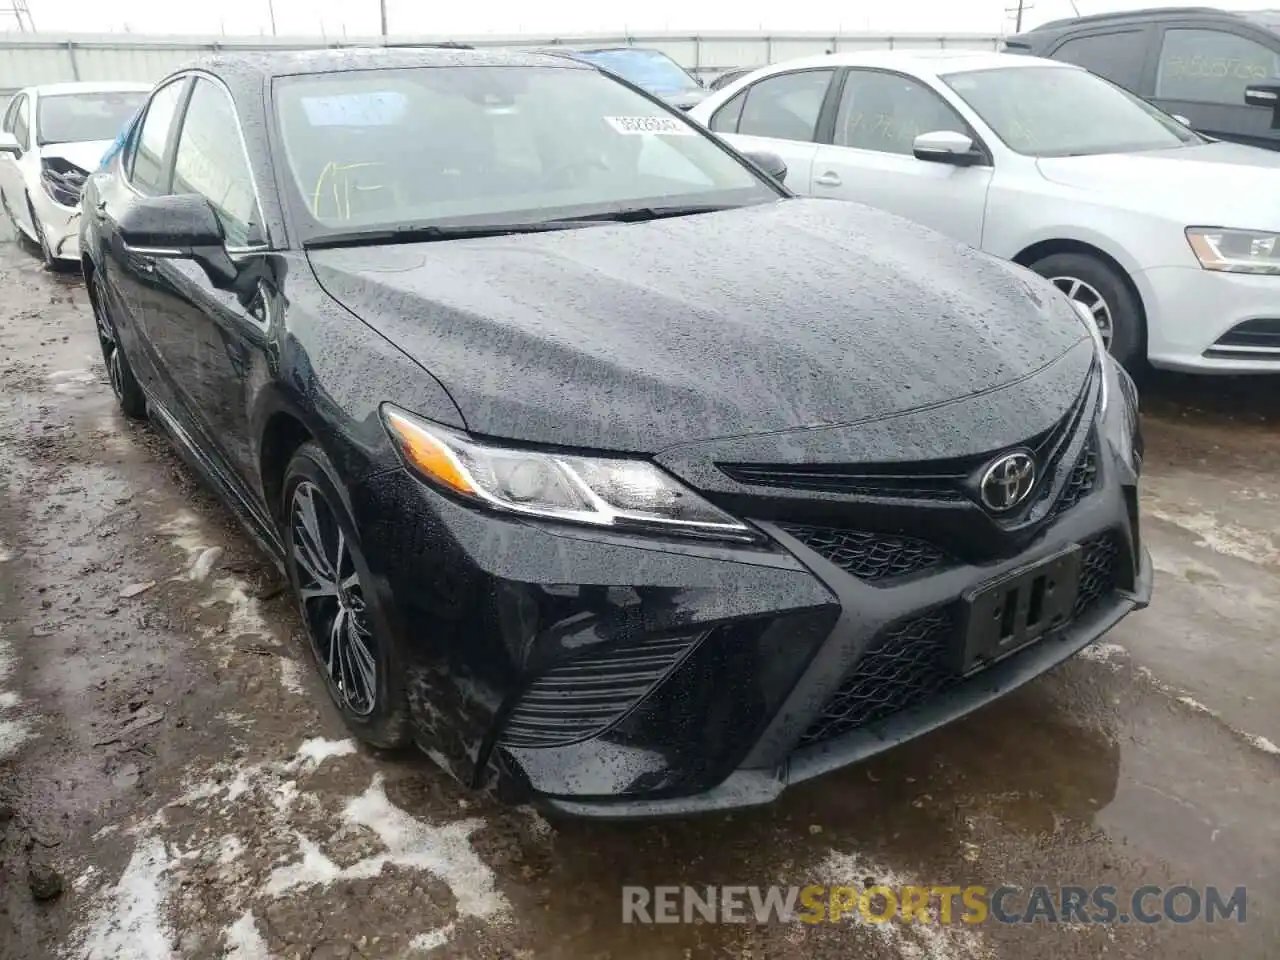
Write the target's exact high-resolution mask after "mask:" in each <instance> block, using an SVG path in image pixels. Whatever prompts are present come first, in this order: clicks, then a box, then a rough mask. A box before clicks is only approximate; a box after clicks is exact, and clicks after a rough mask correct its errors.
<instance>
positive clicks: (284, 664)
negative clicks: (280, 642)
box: [277, 657, 307, 697]
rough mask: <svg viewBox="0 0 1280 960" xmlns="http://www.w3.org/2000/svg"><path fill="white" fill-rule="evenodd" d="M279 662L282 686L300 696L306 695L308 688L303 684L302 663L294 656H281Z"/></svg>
mask: <svg viewBox="0 0 1280 960" xmlns="http://www.w3.org/2000/svg"><path fill="white" fill-rule="evenodd" d="M277 662H278V663H279V664H280V686H282V687H284V688H285V689H286V690H288V691H289V692H290V693H294V694H297V695H298V696H300V697H303V696H306V694H307V688H306V687H305V686H303V681H302V665H301V664H300V663H298V661H297V660H294V659H293V658H292V657H281V658H280V659H279V660H278V661H277Z"/></svg>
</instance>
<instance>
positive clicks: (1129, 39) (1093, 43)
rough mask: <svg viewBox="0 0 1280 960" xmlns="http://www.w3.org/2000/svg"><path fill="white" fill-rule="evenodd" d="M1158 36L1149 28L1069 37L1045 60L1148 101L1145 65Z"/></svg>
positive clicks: (1132, 26) (1138, 26) (1135, 26)
mask: <svg viewBox="0 0 1280 960" xmlns="http://www.w3.org/2000/svg"><path fill="white" fill-rule="evenodd" d="M1157 36H1158V34H1157V31H1156V28H1155V27H1154V26H1153V25H1151V24H1145V23H1142V24H1130V25H1128V26H1124V27H1112V28H1110V29H1107V30H1099V29H1095V30H1089V31H1086V32H1081V33H1072V34H1070V35H1069V36H1068V37H1067V38H1066V39H1065V40H1062V41H1059V42H1058V43H1057V44H1056V45H1055V46H1052V47H1050V48H1049V50H1048V52H1047V53H1046V56H1049V57H1052V58H1053V59H1054V60H1062V61H1064V62H1066V63H1074V64H1076V65H1077V66H1081V67H1084V68H1085V69H1086V70H1089V71H1090V72H1092V73H1096V74H1097V75H1098V76H1100V77H1106V78H1107V79H1108V80H1110V81H1111V82H1112V83H1114V84H1116V85H1118V86H1121V87H1124V88H1125V89H1126V90H1128V91H1129V92H1130V93H1136V94H1137V95H1138V96H1140V97H1146V98H1148V99H1149V98H1150V97H1151V81H1150V71H1148V70H1147V64H1148V62H1149V60H1150V58H1151V56H1152V51H1153V50H1154V49H1155V42H1156V38H1157Z"/></svg>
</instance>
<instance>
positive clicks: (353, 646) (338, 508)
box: [280, 442, 409, 749]
mask: <svg viewBox="0 0 1280 960" xmlns="http://www.w3.org/2000/svg"><path fill="white" fill-rule="evenodd" d="M341 483H342V480H341V478H340V477H339V476H338V472H337V470H336V469H335V468H334V466H333V464H332V463H331V462H330V461H329V458H328V457H327V456H326V455H325V453H324V451H323V450H322V449H321V448H320V446H319V445H318V444H316V443H314V442H308V443H304V444H303V445H302V446H301V447H299V448H298V450H297V452H296V453H294V455H293V459H291V460H290V461H289V465H288V467H287V468H286V469H285V476H284V484H283V493H282V501H281V510H280V517H281V525H282V528H283V529H282V533H283V534H284V545H285V566H286V568H287V569H288V572H289V582H290V584H291V585H292V587H293V592H294V595H295V596H296V597H297V600H298V606H299V610H300V612H301V614H302V621H303V624H304V626H305V628H306V631H307V637H308V639H309V640H310V646H311V652H312V655H313V656H314V657H315V661H316V665H317V666H318V667H319V668H320V672H321V674H322V675H323V676H324V679H325V686H326V687H327V689H328V691H329V697H330V699H332V700H333V703H334V706H336V707H337V708H338V711H339V712H340V713H341V714H342V719H343V720H344V721H345V722H346V724H347V726H348V727H349V728H350V729H351V731H352V732H353V733H354V734H355V735H356V736H357V737H359V738H360V739H361V740H363V741H364V742H365V743H368V744H369V745H371V746H374V747H379V748H381V749H397V748H399V747H403V746H404V745H405V744H407V743H408V742H409V701H408V695H407V693H406V691H405V687H404V674H403V671H402V670H401V668H400V658H399V657H398V655H397V651H396V648H395V642H394V640H393V639H392V636H393V635H392V632H391V630H390V627H389V626H388V617H387V616H386V615H385V611H384V610H383V609H382V608H381V606H380V601H379V599H378V596H377V592H376V590H375V589H374V587H373V578H372V576H371V575H370V573H369V568H368V565H367V564H366V563H365V559H364V554H363V553H362V552H361V550H360V538H359V536H358V535H357V533H356V528H355V522H354V520H353V519H352V518H351V516H350V514H349V513H348V512H347V508H346V505H345V501H344V500H343V498H342V496H341V495H340V494H339V492H338V490H339V486H340V484H341Z"/></svg>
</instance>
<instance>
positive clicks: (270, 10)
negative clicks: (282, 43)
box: [267, 0, 276, 37]
mask: <svg viewBox="0 0 1280 960" xmlns="http://www.w3.org/2000/svg"><path fill="white" fill-rule="evenodd" d="M267 14H268V16H270V17H271V35H272V36H273V37H274V36H275V35H276V5H275V0H267Z"/></svg>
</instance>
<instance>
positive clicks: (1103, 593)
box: [798, 531, 1124, 747]
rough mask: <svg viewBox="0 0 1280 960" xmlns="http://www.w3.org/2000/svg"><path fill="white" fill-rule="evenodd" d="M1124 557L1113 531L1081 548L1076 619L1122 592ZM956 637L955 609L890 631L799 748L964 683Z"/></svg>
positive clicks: (856, 668)
mask: <svg viewBox="0 0 1280 960" xmlns="http://www.w3.org/2000/svg"><path fill="white" fill-rule="evenodd" d="M1123 555H1124V551H1123V549H1122V544H1121V541H1120V538H1119V536H1118V535H1117V534H1116V533H1114V532H1112V531H1108V532H1106V533H1103V534H1100V535H1098V536H1096V537H1093V538H1091V539H1089V540H1086V541H1084V542H1083V543H1081V544H1080V586H1079V593H1078V594H1077V596H1076V604H1075V609H1074V611H1073V613H1072V618H1073V619H1075V618H1077V617H1080V616H1082V615H1083V614H1085V613H1088V612H1090V611H1091V610H1092V609H1093V608H1094V607H1095V606H1096V605H1097V604H1099V603H1101V602H1103V601H1105V600H1106V599H1107V598H1108V597H1110V596H1111V595H1112V593H1113V592H1114V591H1115V590H1116V589H1117V587H1119V586H1120V562H1121V558H1122V557H1123ZM958 631H959V627H958V625H957V623H956V618H955V615H954V613H953V608H951V607H944V608H940V609H937V610H932V611H929V612H927V613H924V614H920V615H919V616H916V617H913V618H911V619H909V620H904V621H901V622H899V623H897V624H894V625H892V626H890V627H889V628H887V629H886V630H885V631H884V632H882V633H881V634H879V635H878V636H877V637H876V638H875V639H874V640H873V641H872V642H871V645H870V646H869V647H868V648H867V652H866V653H865V654H863V656H862V659H861V660H859V661H858V663H857V664H856V665H855V666H854V668H853V671H852V672H851V673H850V674H849V676H848V677H846V678H845V681H844V683H842V684H841V685H840V688H839V689H838V690H837V691H836V692H835V694H834V695H833V696H832V697H831V700H830V701H829V702H828V703H827V706H826V708H825V709H824V710H823V711H822V713H821V715H819V717H818V718H817V719H816V720H814V722H813V723H812V724H811V725H810V726H809V729H808V730H806V731H805V733H804V736H802V737H801V738H800V743H799V744H798V745H799V746H800V747H807V746H812V745H813V744H815V743H820V742H821V741H823V740H827V739H830V738H831V737H838V736H840V735H842V734H845V733H849V732H851V731H853V730H856V729H858V728H859V727H862V726H865V725H867V724H871V723H875V722H877V721H880V720H884V719H886V718H887V717H890V716H892V715H893V714H895V713H898V712H899V711H901V710H906V709H909V708H911V707H915V706H919V705H920V704H921V703H923V702H925V701H926V700H928V699H929V698H931V697H934V696H937V695H938V694H940V693H942V692H943V691H944V690H946V689H947V688H948V687H950V686H952V685H953V684H955V683H957V682H958V681H959V680H960V679H961V677H960V674H959V673H958V672H957V670H956V668H955V666H954V661H953V658H952V654H953V652H954V645H955V644H956V643H958V642H959V638H958ZM1014 656H1017V654H1014Z"/></svg>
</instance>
